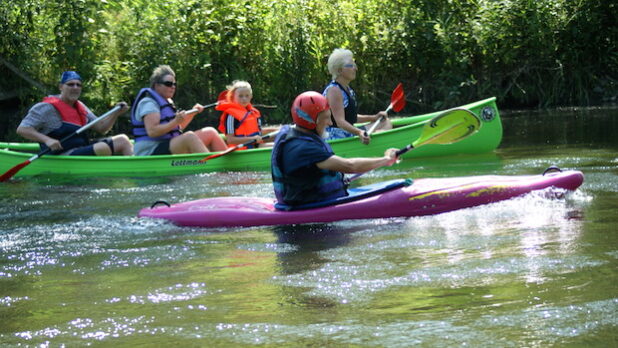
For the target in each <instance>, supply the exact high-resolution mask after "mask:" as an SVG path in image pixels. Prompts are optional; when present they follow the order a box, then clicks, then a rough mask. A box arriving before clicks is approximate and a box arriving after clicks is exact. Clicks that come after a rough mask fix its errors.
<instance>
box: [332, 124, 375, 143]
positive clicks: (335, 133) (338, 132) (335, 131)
mask: <svg viewBox="0 0 618 348" xmlns="http://www.w3.org/2000/svg"><path fill="white" fill-rule="evenodd" d="M358 129H361V130H366V128H365V126H360V127H358ZM326 132H327V133H328V136H327V137H326V140H334V139H344V138H349V137H354V136H355V135H354V134H352V133H350V132H348V131H346V130H343V129H341V128H337V127H326Z"/></svg>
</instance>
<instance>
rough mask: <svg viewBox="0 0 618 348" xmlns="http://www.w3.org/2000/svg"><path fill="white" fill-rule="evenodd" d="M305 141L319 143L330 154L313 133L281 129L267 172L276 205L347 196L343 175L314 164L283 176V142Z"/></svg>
mask: <svg viewBox="0 0 618 348" xmlns="http://www.w3.org/2000/svg"><path fill="white" fill-rule="evenodd" d="M292 141H306V142H312V143H316V144H319V145H320V146H322V147H323V148H324V149H325V150H326V151H327V152H328V153H331V154H333V155H334V152H333V150H332V148H331V147H330V145H329V144H328V143H326V142H325V141H324V140H322V138H320V137H319V136H318V135H317V134H313V133H311V134H308V133H304V132H300V131H298V130H296V129H292V128H290V127H289V126H284V127H282V128H281V130H280V131H279V134H278V135H277V138H276V139H275V145H274V146H273V152H272V157H271V170H272V179H273V186H274V189H275V196H276V197H277V200H278V201H279V202H280V203H285V204H288V205H299V204H306V203H312V202H318V201H322V200H329V199H333V198H337V197H343V196H347V194H348V193H347V191H346V185H345V184H344V182H343V174H342V173H340V172H335V171H331V170H325V169H320V168H318V167H317V166H316V165H313V166H309V167H305V168H302V170H299V171H298V172H297V173H293V174H290V173H287V174H286V173H285V168H284V166H285V163H282V153H283V151H285V148H284V147H285V145H286V143H289V142H292Z"/></svg>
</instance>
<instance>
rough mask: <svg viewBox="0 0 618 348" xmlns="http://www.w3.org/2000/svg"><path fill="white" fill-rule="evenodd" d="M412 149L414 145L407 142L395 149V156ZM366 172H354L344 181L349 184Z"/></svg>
mask: <svg viewBox="0 0 618 348" xmlns="http://www.w3.org/2000/svg"><path fill="white" fill-rule="evenodd" d="M412 149H414V145H412V144H408V145H406V146H405V147H402V148H401V149H399V150H397V152H395V157H399V156H401V155H403V154H405V153H406V152H408V151H410V150H412ZM366 173H369V172H363V173H356V174H354V175H352V176H350V177H349V178H346V179H345V181H346V183H348V184H349V183H351V182H352V181H354V180H356V179H358V178H360V177H361V176H363V175H365V174H366Z"/></svg>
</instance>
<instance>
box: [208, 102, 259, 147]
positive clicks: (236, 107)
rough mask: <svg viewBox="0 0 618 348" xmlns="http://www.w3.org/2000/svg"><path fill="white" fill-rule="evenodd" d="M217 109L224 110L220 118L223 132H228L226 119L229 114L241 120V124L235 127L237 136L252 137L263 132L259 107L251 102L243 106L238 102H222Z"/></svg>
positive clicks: (220, 129) (232, 145) (220, 128)
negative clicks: (255, 106)
mask: <svg viewBox="0 0 618 348" xmlns="http://www.w3.org/2000/svg"><path fill="white" fill-rule="evenodd" d="M215 109H216V110H219V111H223V112H222V113H221V117H220V118H219V128H218V129H219V131H220V132H221V133H224V134H225V133H226V129H225V121H226V120H227V117H228V115H230V116H233V117H234V118H235V119H236V120H238V122H240V126H238V127H237V128H235V129H234V135H235V136H237V137H250V136H254V135H260V134H262V130H261V129H260V123H259V119H260V117H261V114H260V111H259V110H258V109H256V108H254V107H253V105H251V104H249V105H247V106H246V107H243V106H242V105H240V104H237V103H232V102H220V103H219V104H218V105H217V107H216V108H215ZM228 146H229V147H234V146H235V145H234V144H231V145H230V144H228Z"/></svg>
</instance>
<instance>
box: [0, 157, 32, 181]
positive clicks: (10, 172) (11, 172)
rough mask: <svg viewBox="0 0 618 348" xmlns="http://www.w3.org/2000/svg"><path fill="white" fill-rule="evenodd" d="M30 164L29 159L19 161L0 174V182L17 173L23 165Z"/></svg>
mask: <svg viewBox="0 0 618 348" xmlns="http://www.w3.org/2000/svg"><path fill="white" fill-rule="evenodd" d="M29 164H30V160H29V159H28V160H25V161H24V162H21V163H20V164H18V165H16V166H15V167H13V168H11V169H9V170H7V171H6V173H4V174H2V176H0V182H5V181H7V180H9V179H10V178H12V177H13V175H15V174H17V172H19V171H20V170H21V169H22V168H23V167H25V166H27V165H29Z"/></svg>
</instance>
